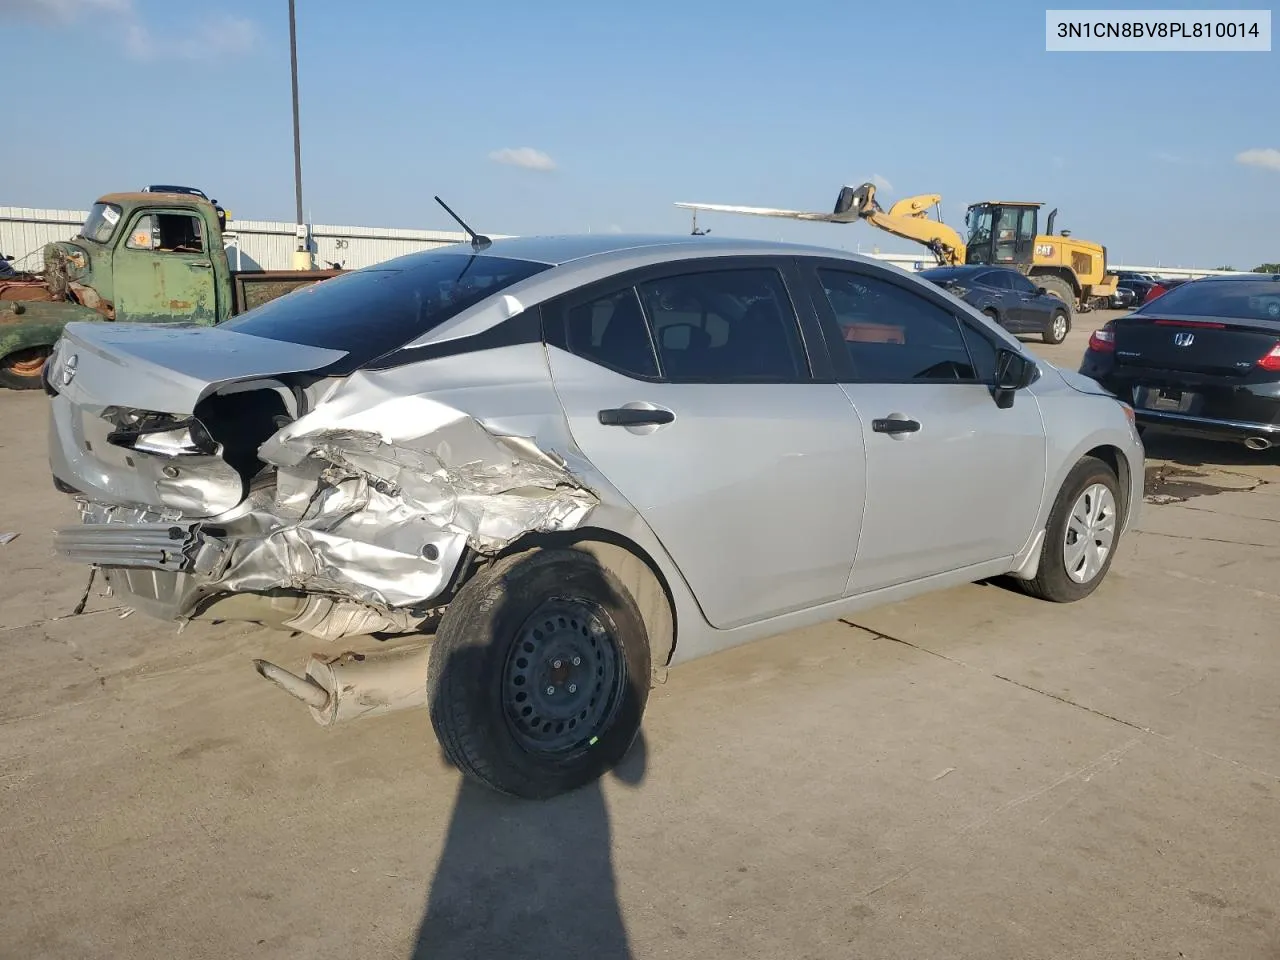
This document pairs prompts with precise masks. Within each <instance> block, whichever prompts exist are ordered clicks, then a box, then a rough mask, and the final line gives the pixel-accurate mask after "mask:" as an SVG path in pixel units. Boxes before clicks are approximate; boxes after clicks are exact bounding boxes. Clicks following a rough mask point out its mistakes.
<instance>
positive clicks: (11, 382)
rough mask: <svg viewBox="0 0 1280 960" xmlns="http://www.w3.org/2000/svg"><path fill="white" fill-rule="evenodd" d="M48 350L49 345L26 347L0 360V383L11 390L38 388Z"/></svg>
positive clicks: (47, 357)
mask: <svg viewBox="0 0 1280 960" xmlns="http://www.w3.org/2000/svg"><path fill="white" fill-rule="evenodd" d="M50 350H51V348H50V347H28V348H27V349H25V350H15V351H14V352H13V353H11V354H9V355H8V356H7V357H5V358H4V359H3V360H0V385H3V386H6V387H8V388H9V389H11V390H39V389H40V384H41V378H42V376H43V374H44V364H45V361H46V360H48V359H49V353H50Z"/></svg>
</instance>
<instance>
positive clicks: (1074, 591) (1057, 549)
mask: <svg viewBox="0 0 1280 960" xmlns="http://www.w3.org/2000/svg"><path fill="white" fill-rule="evenodd" d="M1119 504H1120V483H1119V480H1117V479H1116V475H1115V473H1114V472H1113V471H1112V469H1111V468H1110V467H1109V466H1107V465H1106V464H1105V463H1103V462H1102V461H1101V460H1099V459H1097V458H1096V457H1083V458H1081V460H1080V462H1079V463H1077V464H1076V465H1075V466H1074V467H1073V468H1072V469H1071V472H1070V473H1069V474H1067V479H1066V481H1065V482H1064V483H1063V484H1062V489H1061V490H1059V491H1058V498H1057V500H1056V501H1054V504H1053V511H1052V512H1051V513H1050V514H1049V523H1048V526H1047V527H1046V528H1045V538H1044V543H1043V544H1042V545H1041V548H1040V551H1041V552H1040V566H1039V569H1038V570H1037V571H1036V575H1035V578H1034V579H1032V580H1022V581H1020V586H1021V587H1022V589H1023V590H1025V591H1026V592H1027V593H1029V594H1031V595H1032V596H1033V597H1039V598H1040V599H1041V600H1050V601H1052V602H1054V603H1071V602H1072V601H1075V600H1082V599H1084V598H1085V597H1087V596H1088V595H1089V594H1091V593H1093V591H1094V590H1095V589H1097V586H1098V584H1100V583H1101V582H1102V581H1103V578H1105V577H1106V575H1107V571H1108V570H1110V569H1111V561H1112V559H1113V558H1114V557H1115V551H1116V547H1117V546H1118V544H1119V540H1120V522H1121V518H1120V508H1119Z"/></svg>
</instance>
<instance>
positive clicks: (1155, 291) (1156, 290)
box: [1142, 283, 1165, 303]
mask: <svg viewBox="0 0 1280 960" xmlns="http://www.w3.org/2000/svg"><path fill="white" fill-rule="evenodd" d="M1164 292H1165V288H1164V287H1162V286H1160V284H1158V283H1157V284H1156V285H1155V286H1154V287H1152V288H1151V289H1150V290H1148V291H1147V295H1146V297H1144V298H1143V300H1142V302H1143V303H1150V302H1151V301H1152V300H1154V299H1155V298H1156V297H1158V296H1160V294H1162V293H1164Z"/></svg>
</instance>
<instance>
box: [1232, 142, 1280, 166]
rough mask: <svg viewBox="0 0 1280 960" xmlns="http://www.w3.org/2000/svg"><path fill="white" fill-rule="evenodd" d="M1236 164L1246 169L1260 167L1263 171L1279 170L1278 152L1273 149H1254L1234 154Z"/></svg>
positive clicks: (1279, 156)
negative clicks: (1241, 164)
mask: <svg viewBox="0 0 1280 960" xmlns="http://www.w3.org/2000/svg"><path fill="white" fill-rule="evenodd" d="M1236 163H1243V164H1244V165H1245V166H1246V167H1262V168H1263V169H1264V170H1280V150H1277V149H1275V148H1274V147H1255V148H1254V149H1252V150H1245V151H1244V152H1242V153H1237V154H1236Z"/></svg>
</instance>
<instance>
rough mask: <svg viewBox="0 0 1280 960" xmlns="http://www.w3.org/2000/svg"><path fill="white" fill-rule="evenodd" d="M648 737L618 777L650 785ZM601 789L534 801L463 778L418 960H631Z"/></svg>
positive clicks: (423, 922) (621, 767)
mask: <svg viewBox="0 0 1280 960" xmlns="http://www.w3.org/2000/svg"><path fill="white" fill-rule="evenodd" d="M645 766H646V748H645V743H644V736H643V734H642V735H641V736H639V737H637V738H636V741H635V743H634V744H633V745H632V747H631V750H630V752H629V753H628V754H627V756H626V757H625V758H624V759H623V761H622V763H620V764H618V766H616V767H615V768H614V769H613V771H612V773H611V774H608V776H612V777H615V778H617V779H618V780H619V781H621V782H622V783H625V784H627V785H629V786H632V787H635V786H638V785H639V784H640V783H641V781H643V779H644V775H645ZM612 846H613V838H612V828H611V825H610V822H609V812H608V808H607V806H606V803H605V798H604V791H603V789H602V782H601V781H600V780H596V781H594V782H593V783H591V784H589V785H587V786H585V787H582V788H581V789H579V790H576V791H574V792H573V793H569V794H565V795H562V796H559V797H556V798H554V799H552V800H547V801H541V802H534V801H527V800H515V799H512V798H509V797H505V796H502V795H500V794H498V793H495V792H494V791H492V790H490V789H488V788H487V787H483V786H480V785H479V784H477V783H475V782H474V781H472V780H471V779H469V778H465V777H464V778H463V780H462V781H461V784H460V786H459V788H458V793H457V797H456V799H455V800H454V805H453V813H452V817H451V819H450V822H449V828H448V832H447V834H446V836H445V842H444V849H443V850H442V852H441V855H440V862H439V864H438V866H437V867H436V872H435V875H434V877H433V878H432V881H431V887H430V891H429V893H428V896H427V902H426V906H425V909H424V910H423V914H422V919H421V921H420V923H419V925H418V931H417V937H416V941H415V944H414V949H413V953H412V955H411V956H412V958H413V960H452V958H463V957H465V958H468V960H474V958H479V957H502V958H504V960H534V958H537V960H544V958H545V960H551V958H555V960H561V958H567V957H591V958H593V960H630V958H631V956H632V953H631V947H630V943H629V941H628V938H627V931H626V925H625V924H624V922H623V919H622V908H621V906H620V905H619V903H618V894H617V880H616V877H615V875H614V869H613V856H612Z"/></svg>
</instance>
